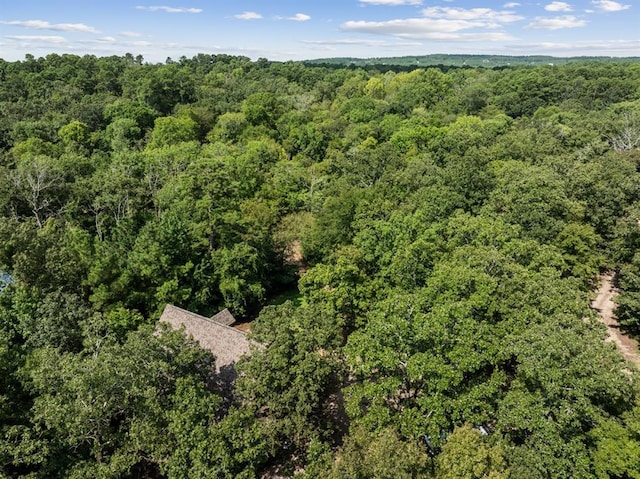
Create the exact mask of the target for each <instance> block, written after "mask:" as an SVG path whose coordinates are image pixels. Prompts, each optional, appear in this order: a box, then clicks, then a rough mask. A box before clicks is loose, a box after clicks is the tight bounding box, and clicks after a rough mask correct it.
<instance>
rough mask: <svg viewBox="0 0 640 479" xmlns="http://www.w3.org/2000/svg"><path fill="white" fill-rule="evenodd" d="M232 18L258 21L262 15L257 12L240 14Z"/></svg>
mask: <svg viewBox="0 0 640 479" xmlns="http://www.w3.org/2000/svg"><path fill="white" fill-rule="evenodd" d="M233 17H234V18H237V19H238V20H260V19H261V18H262V15H260V14H259V13H257V12H242V13H239V14H237V15H234V16H233Z"/></svg>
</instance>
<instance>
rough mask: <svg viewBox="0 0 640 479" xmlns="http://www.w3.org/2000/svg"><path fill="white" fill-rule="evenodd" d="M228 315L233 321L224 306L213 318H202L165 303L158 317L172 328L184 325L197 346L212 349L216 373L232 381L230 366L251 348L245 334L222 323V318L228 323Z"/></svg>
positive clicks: (232, 370) (248, 352)
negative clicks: (219, 317)
mask: <svg viewBox="0 0 640 479" xmlns="http://www.w3.org/2000/svg"><path fill="white" fill-rule="evenodd" d="M225 311H226V313H225ZM223 313H224V314H223ZM220 315H222V316H221V319H220V320H218V319H217V317H218V316H220ZM229 317H230V318H231V319H232V320H233V322H235V319H234V318H233V316H232V315H231V313H230V312H229V311H228V310H226V309H225V310H223V311H221V312H220V313H218V314H216V315H215V316H214V317H213V318H205V317H204V316H200V315H199V314H195V313H192V312H190V311H186V310H184V309H181V308H178V307H176V306H173V305H172V304H167V305H166V306H165V308H164V311H163V312H162V316H160V321H162V322H165V323H168V324H169V325H171V327H172V328H173V329H180V328H181V327H182V326H184V330H185V333H186V334H187V336H192V337H193V339H195V340H196V341H198V343H199V344H200V346H202V347H203V348H204V349H208V350H209V351H211V352H212V353H213V355H214V356H215V357H216V372H217V373H219V374H220V375H221V376H227V378H228V379H229V380H233V378H234V377H235V375H236V374H235V370H234V369H233V365H234V364H235V363H236V362H237V361H238V359H240V358H241V357H242V356H244V355H248V354H251V350H250V348H249V340H248V339H247V334H246V333H245V332H243V331H240V330H238V329H235V328H232V327H230V326H228V324H226V323H225V321H227V322H228V320H229ZM231 324H233V323H231Z"/></svg>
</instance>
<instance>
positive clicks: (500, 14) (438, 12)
mask: <svg viewBox="0 0 640 479" xmlns="http://www.w3.org/2000/svg"><path fill="white" fill-rule="evenodd" d="M422 14H423V15H424V16H425V17H430V18H445V19H448V20H471V21H482V22H487V24H486V26H488V27H489V26H491V27H493V26H496V24H499V23H512V22H517V21H519V20H523V19H524V17H522V16H520V15H516V14H515V13H513V12H512V11H509V10H493V9H491V8H469V9H465V8H456V7H429V8H425V9H424V10H422Z"/></svg>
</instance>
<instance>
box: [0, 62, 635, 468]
mask: <svg viewBox="0 0 640 479" xmlns="http://www.w3.org/2000/svg"><path fill="white" fill-rule="evenodd" d="M465 58H466V59H467V60H468V63H469V64H474V63H478V62H480V61H482V60H483V59H484V60H487V62H486V63H483V66H485V67H491V66H493V65H498V64H501V62H504V61H506V60H505V59H504V58H500V57H492V56H489V57H486V58H485V57H484V56H483V57H482V58H474V57H473V56H469V57H465ZM418 60H419V61H420V62H421V63H420V65H426V64H424V63H422V62H423V61H437V62H440V63H445V62H446V63H449V64H451V63H456V62H457V64H459V65H460V66H462V58H461V57H456V56H451V57H442V56H436V57H433V58H430V59H428V58H423V57H420V58H411V59H405V60H404V61H405V66H404V67H399V66H397V65H396V66H394V65H387V66H384V65H377V66H375V67H373V66H372V65H371V64H370V63H366V64H363V63H362V62H359V61H358V60H355V59H354V60H353V63H354V64H355V65H361V66H362V68H360V67H356V66H350V67H348V68H342V67H339V66H336V65H325V66H318V65H317V64H311V63H308V64H303V63H298V62H285V63H279V62H270V61H268V60H265V59H260V60H258V61H255V62H252V61H251V60H250V59H248V58H246V57H234V56H229V55H206V54H200V55H197V56H196V57H194V58H191V59H189V58H185V57H183V58H180V59H179V60H175V61H174V60H171V59H168V60H167V62H166V63H165V64H145V63H144V61H143V58H142V57H141V56H137V57H136V56H134V55H131V54H127V55H125V56H123V57H108V58H96V57H94V56H91V55H86V56H84V57H78V56H75V55H56V54H52V55H47V56H46V57H44V58H35V57H33V56H30V55H29V56H27V57H26V58H25V60H24V61H21V62H4V61H1V60H0V79H1V80H2V81H1V82H0V112H2V114H1V115H0V277H2V278H4V277H5V273H8V275H9V277H10V278H11V279H10V281H9V283H8V284H6V285H5V284H4V282H3V283H2V290H1V291H0V475H1V476H2V477H5V476H6V477H11V478H14V477H15V478H17V477H54V478H56V477H60V478H62V477H78V478H80V477H105V478H106V477H123V478H127V477H132V478H133V477H169V478H171V477H176V478H183V477H184V478H186V477H203V478H204V477H222V478H226V477H228V478H231V477H239V478H253V477H261V476H263V475H269V474H276V473H277V474H280V475H283V476H287V475H289V476H292V475H293V474H294V473H296V472H297V473H298V474H301V475H303V476H304V477H336V478H338V477H345V478H346V477H362V478H364V477H443V478H444V477H494V478H499V477H506V476H507V475H508V476H509V477H517V478H520V477H523V478H524V477H526V478H532V479H538V478H539V479H544V478H549V477H566V478H569V477H571V478H578V479H582V478H584V479H587V478H592V477H598V478H624V477H638V464H637V453H636V452H637V449H638V427H637V422H638V421H637V417H636V416H637V409H638V407H637V384H636V383H637V373H636V371H635V370H634V369H633V368H632V367H631V366H630V365H628V364H625V363H624V362H623V361H622V360H621V358H620V356H619V355H618V354H617V353H616V352H615V350H614V348H613V346H612V345H611V344H607V343H605V342H604V331H603V328H602V327H601V326H600V325H599V324H598V323H597V321H595V313H593V312H591V311H589V309H588V304H589V303H588V301H589V294H588V290H589V289H592V288H593V285H594V284H595V283H596V277H597V275H598V273H599V272H600V271H601V270H603V269H604V268H605V267H606V268H610V269H615V270H617V271H619V274H618V276H617V279H618V286H619V287H620V289H621V292H620V295H619V296H618V299H617V300H616V301H617V303H618V308H617V310H616V314H617V316H618V318H619V320H620V323H621V326H622V331H623V332H631V333H633V334H637V332H638V330H639V327H638V325H639V318H640V272H639V271H640V259H639V257H638V255H637V251H638V249H639V248H640V226H639V225H640V207H639V203H638V202H639V200H640V197H639V196H638V188H637V185H638V182H639V181H640V176H639V173H638V164H640V155H639V154H638V149H637V147H638V142H637V133H638V122H639V120H638V118H639V117H638V111H640V110H639V107H638V100H637V98H636V97H637V93H638V91H639V90H638V85H639V84H640V69H639V68H638V67H637V64H634V63H632V62H631V63H630V62H621V63H616V62H613V61H612V60H611V59H608V60H607V61H606V62H605V61H601V62H593V63H588V62H586V61H575V62H573V61H572V62H569V63H568V64H566V65H564V64H563V65H556V66H554V67H550V66H548V65H546V63H548V61H549V60H548V59H545V58H544V57H530V58H527V59H522V58H520V59H513V61H514V64H513V65H512V66H511V67H509V68H502V69H495V70H491V69H489V68H482V69H473V68H469V67H466V68H445V67H439V68H424V67H421V68H418V66H419V65H417V61H418ZM407 62H410V63H411V66H409V65H408V64H407ZM517 62H525V63H527V65H528V66H515V64H516V63H517ZM537 62H543V63H544V64H543V65H541V66H540V67H533V66H531V65H533V64H536V63H537ZM562 63H564V61H563V62H562ZM296 282H297V284H296ZM277 298H280V299H277ZM283 298H293V299H295V301H296V303H295V304H292V303H290V302H285V303H284V304H282V300H283ZM278 302H279V303H281V304H279V305H278V306H272V307H264V305H265V304H270V303H278ZM167 303H174V304H176V305H177V306H180V307H183V308H187V309H190V310H192V311H194V312H196V311H197V312H200V313H202V314H205V315H208V316H210V315H212V314H214V313H216V312H218V311H219V310H220V309H221V308H223V307H229V308H230V309H231V310H232V312H233V314H234V315H236V317H237V318H238V319H241V320H243V321H244V322H248V321H250V320H251V319H253V318H255V317H258V318H259V319H257V320H256V321H255V322H253V323H252V324H251V329H252V338H253V340H254V341H255V343H254V346H253V347H254V351H253V354H252V356H250V357H247V358H245V359H243V360H242V361H241V363H240V364H239V366H238V367H239V370H240V375H239V377H238V380H237V383H236V384H232V385H229V387H228V389H226V390H225V391H224V393H223V392H222V391H218V390H216V386H215V384H217V383H216V381H215V380H214V378H212V377H211V374H212V371H213V370H212V366H213V360H212V358H211V357H210V356H209V355H208V354H206V353H204V352H203V351H202V350H200V349H199V347H197V346H196V345H195V344H194V343H193V342H192V341H191V340H189V339H187V338H185V337H184V336H182V335H181V334H178V333H169V332H163V333H161V332H159V330H158V329H155V328H154V327H153V326H152V323H153V322H154V320H155V319H156V318H157V317H158V315H159V314H160V312H161V311H162V309H163V308H164V306H165V305H166V304H167ZM470 424H471V425H475V426H477V427H479V426H480V425H482V426H483V427H485V428H486V430H489V431H490V433H489V435H488V436H480V435H479V434H478V432H477V431H476V430H475V429H474V428H472V427H471V426H469V425H470ZM302 471H304V472H302Z"/></svg>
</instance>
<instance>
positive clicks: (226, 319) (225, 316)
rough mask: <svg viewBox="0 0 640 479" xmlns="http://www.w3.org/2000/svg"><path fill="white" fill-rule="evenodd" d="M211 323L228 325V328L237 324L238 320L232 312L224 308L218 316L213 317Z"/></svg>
mask: <svg viewBox="0 0 640 479" xmlns="http://www.w3.org/2000/svg"><path fill="white" fill-rule="evenodd" d="M211 321H215V322H216V323H220V324H226V325H227V326H231V325H232V324H234V323H235V322H236V318H234V317H233V315H232V314H231V311H229V310H228V309H227V308H224V309H223V310H222V311H220V312H219V313H218V314H216V315H215V316H212V317H211Z"/></svg>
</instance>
